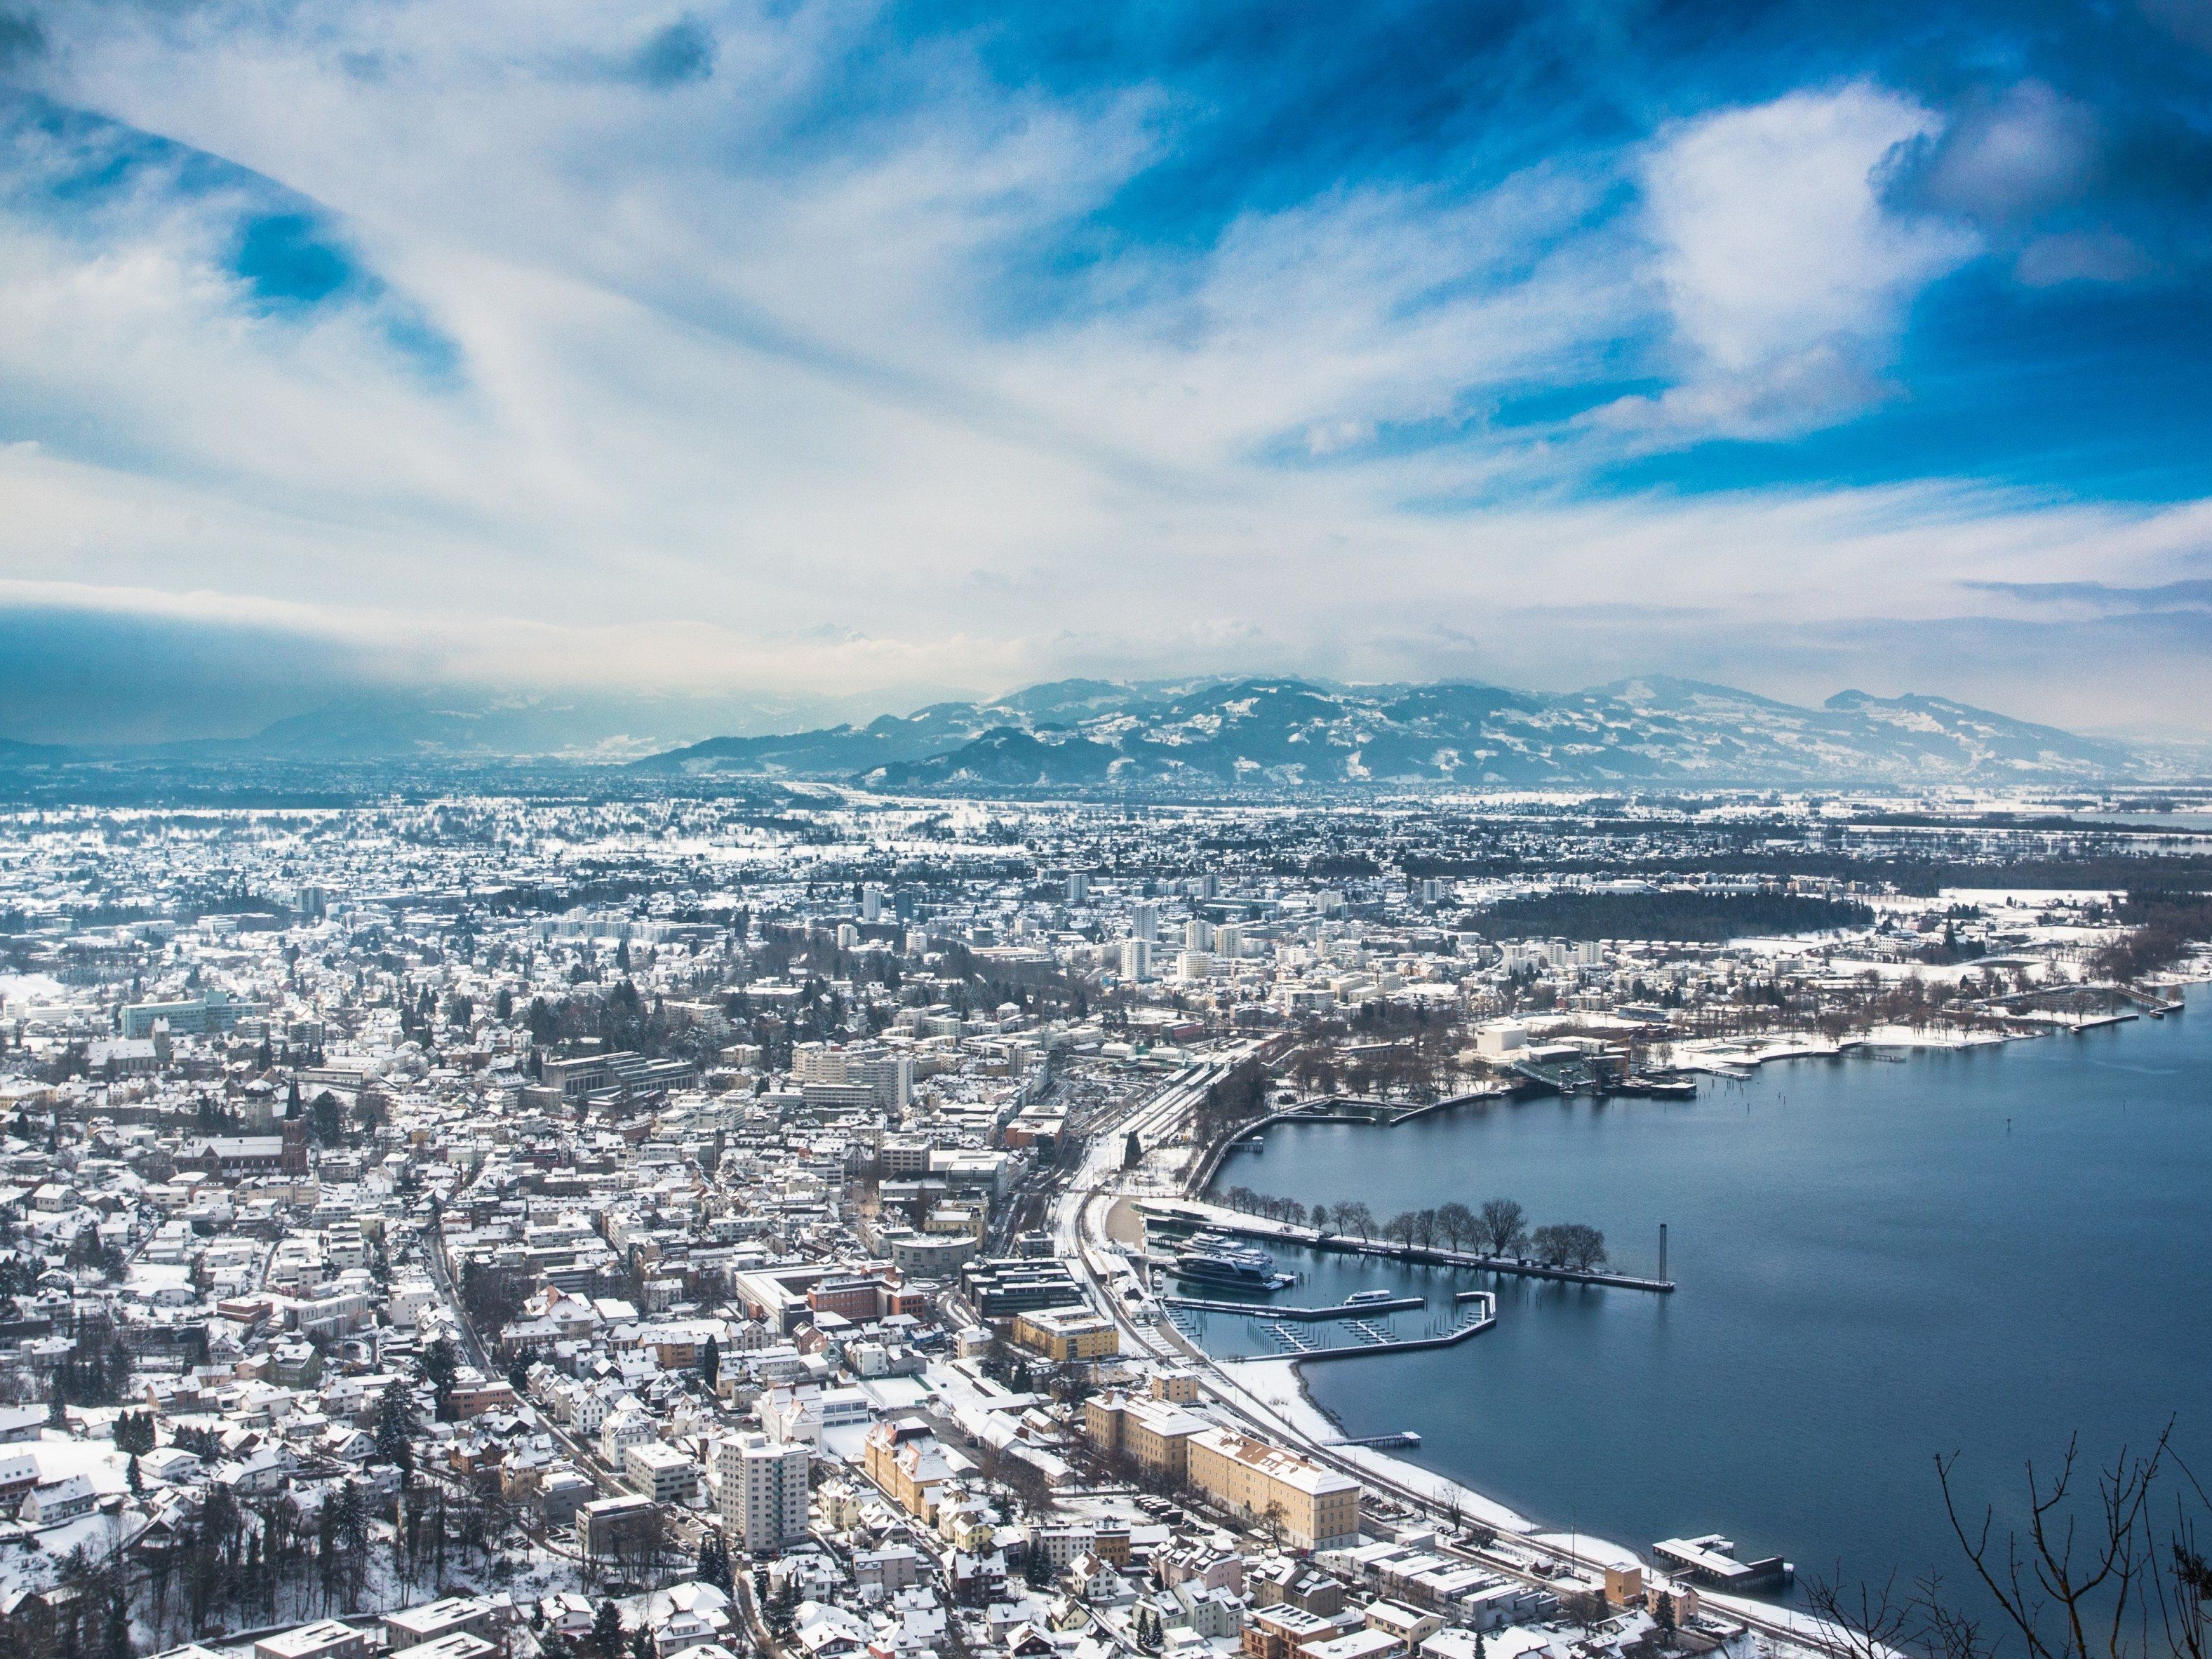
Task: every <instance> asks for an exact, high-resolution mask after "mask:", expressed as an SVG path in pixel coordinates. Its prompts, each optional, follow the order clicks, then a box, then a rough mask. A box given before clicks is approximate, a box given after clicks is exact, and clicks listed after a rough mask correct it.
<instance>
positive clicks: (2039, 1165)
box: [1206, 990, 2212, 1582]
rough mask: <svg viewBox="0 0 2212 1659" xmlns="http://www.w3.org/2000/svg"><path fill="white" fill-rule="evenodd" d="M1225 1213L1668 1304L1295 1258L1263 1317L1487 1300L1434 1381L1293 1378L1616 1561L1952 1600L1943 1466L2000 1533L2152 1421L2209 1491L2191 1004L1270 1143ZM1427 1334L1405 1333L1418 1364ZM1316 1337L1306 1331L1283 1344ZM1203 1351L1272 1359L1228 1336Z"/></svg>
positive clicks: (2201, 1014) (2211, 1114)
mask: <svg viewBox="0 0 2212 1659" xmlns="http://www.w3.org/2000/svg"><path fill="white" fill-rule="evenodd" d="M1216 1184H1217V1187H1218V1188H1227V1187H1230V1186H1234V1185H1243V1186H1246V1187H1249V1188H1253V1189H1254V1190H1255V1191H1260V1192H1265V1193H1269V1194H1279V1195H1281V1196H1285V1197H1291V1198H1296V1199H1297V1200H1300V1201H1301V1202H1303V1203H1305V1204H1307V1205H1309V1206H1310V1205H1311V1204H1313V1203H1314V1202H1316V1201H1317V1200H1318V1201H1325V1202H1331V1203H1334V1202H1336V1201H1338V1200H1358V1201H1360V1202H1363V1203H1364V1204H1366V1205H1368V1206H1370V1208H1371V1209H1372V1210H1373V1211H1374V1212H1375V1213H1376V1217H1377V1218H1378V1219H1380V1218H1387V1217H1388V1216H1389V1215H1390V1214H1391V1213H1392V1212H1395V1211H1398V1210H1404V1209H1419V1208H1423V1207H1426V1206H1433V1205H1439V1204H1443V1203H1446V1202H1449V1201H1451V1200H1458V1201H1460V1202H1462V1203H1464V1204H1466V1205H1468V1206H1469V1207H1470V1208H1475V1207H1479V1206H1480V1204H1481V1203H1482V1201H1483V1200H1486V1199H1488V1198H1492V1197H1505V1198H1512V1199H1516V1200H1519V1201H1520V1202H1521V1204H1522V1206H1525V1207H1526V1209H1527V1210H1528V1213H1529V1216H1530V1218H1531V1220H1532V1221H1533V1222H1537V1223H1541V1222H1545V1221H1585V1222H1589V1223H1590V1224H1591V1225H1595V1226H1597V1227H1599V1228H1601V1229H1603V1231H1604V1232H1605V1234H1606V1237H1607V1244H1608V1247H1609V1249H1610V1251H1611V1255H1612V1259H1613V1265H1614V1266H1616V1267H1620V1268H1621V1269H1623V1270H1625V1271H1631V1272H1644V1273H1648V1272H1650V1271H1651V1270H1652V1268H1654V1267H1656V1257H1657V1238H1658V1229H1659V1224H1660V1223H1661V1222H1662V1221H1664V1222H1667V1223H1668V1224H1669V1227H1670V1235H1671V1236H1670V1243H1669V1261H1668V1271H1669V1273H1671V1275H1672V1276H1673V1278H1674V1279H1675V1280H1676V1281H1677V1283H1678V1284H1679V1285H1680V1290H1679V1291H1677V1292H1676V1293H1675V1294H1674V1295H1673V1296H1671V1297H1661V1296H1655V1295H1650V1294H1645V1293H1638V1292H1635V1291H1622V1290H1613V1289H1597V1288H1591V1287H1587V1286H1580V1285H1555V1284H1547V1283H1541V1282H1538V1281H1532V1280H1522V1279H1502V1280H1500V1279H1486V1278H1484V1277H1483V1276H1480V1275H1474V1274H1467V1273H1451V1272H1446V1271H1442V1270H1436V1269H1411V1270H1408V1269H1404V1268H1401V1267H1396V1266H1395V1265H1392V1264H1384V1263H1370V1262H1364V1261H1361V1262H1357V1263H1355V1262H1354V1261H1352V1260H1351V1259H1348V1258H1343V1257H1333V1256H1327V1255H1314V1254H1313V1253H1310V1252H1304V1251H1288V1252H1283V1253H1281V1255H1282V1263H1283V1265H1284V1266H1285V1267H1289V1268H1295V1269H1297V1270H1300V1271H1301V1272H1304V1273H1306V1274H1308V1275H1309V1277H1308V1279H1307V1281H1306V1282H1304V1283H1302V1284H1301V1285H1298V1286H1297V1288H1295V1289H1292V1290H1289V1291H1284V1292H1282V1293H1281V1296H1280V1297H1279V1299H1280V1300H1284V1301H1287V1302H1295V1303H1311V1302H1322V1301H1334V1300H1336V1299H1340V1297H1342V1296H1343V1295H1344V1294H1346V1292H1348V1291H1355V1290H1363V1289H1370V1288H1389V1289H1391V1290H1394V1291H1398V1290H1403V1289H1408V1288H1411V1289H1415V1290H1418V1291H1422V1292H1424V1293H1425V1294H1427V1295H1428V1296H1429V1297H1431V1303H1432V1304H1433V1305H1434V1306H1435V1307H1436V1308H1437V1310H1438V1313H1437V1316H1441V1314H1442V1311H1443V1307H1444V1304H1447V1303H1448V1301H1449V1297H1448V1294H1446V1293H1447V1292H1448V1291H1449V1290H1451V1289H1453V1288H1459V1287H1472V1286H1474V1285H1478V1284H1481V1285H1486V1286H1488V1287H1491V1288H1495V1289H1496V1290H1498V1292H1499V1322H1498V1327H1497V1328H1495V1329H1494V1330H1492V1331H1491V1332H1489V1333H1487V1334H1484V1335H1481V1336H1479V1337H1476V1338H1475V1339H1474V1340H1472V1341H1469V1342H1467V1343H1464V1344H1462V1345H1461V1346H1457V1347H1455V1348H1450V1349H1444V1350H1440V1351H1432V1352H1419V1353H1413V1354H1406V1355H1395V1356H1387V1357H1381V1358H1363V1359H1347V1360H1344V1361H1341V1362H1339V1363H1334V1364H1320V1365H1313V1366H1310V1367H1308V1368H1307V1370H1306V1376H1307V1379H1308V1381H1309V1383H1310V1387H1311V1389H1312V1392H1313V1395H1314V1397H1315V1398H1316V1401H1319V1402H1320V1403H1321V1404H1322V1406H1324V1407H1327V1408H1328V1409H1329V1410H1330V1411H1331V1412H1333V1413H1335V1415H1336V1416H1337V1417H1338V1418H1339V1419H1340V1420H1341V1421H1342V1422H1343V1423H1344V1424H1345V1425H1346V1429H1347V1431H1349V1432H1351V1433H1353V1434H1376V1433H1384V1432H1388V1431H1395V1430H1400V1429H1414V1430H1418V1431H1419V1432H1420V1434H1421V1435H1422V1437H1423V1444H1422V1446H1421V1449H1419V1452H1417V1453H1413V1454H1410V1455H1408V1456H1409V1461H1412V1462H1419V1463H1420V1464H1423V1465H1425V1466H1426V1467H1429V1468H1434V1469H1436V1470H1437V1471H1439V1472H1441V1473H1443V1474H1449V1475H1450V1476H1452V1477H1454V1478H1455V1479H1457V1480H1463V1481H1465V1482H1466V1483H1467V1484H1468V1485H1469V1486H1474V1488H1476V1489H1477V1490H1478V1491H1480V1492H1486V1493H1487V1494H1488V1495H1490V1496H1491V1497H1493V1498H1498V1499H1499V1500H1500V1501H1502V1502H1504V1503H1506V1504H1511V1505H1512V1506H1513V1507H1515V1508H1516V1509H1517V1510H1520V1511H1521V1512H1522V1513H1523V1514H1525V1515H1528V1516H1531V1517H1533V1518H1534V1519H1536V1520H1538V1521H1541V1522H1545V1523H1547V1524H1549V1525H1553V1526H1556V1527H1558V1528H1560V1529H1562V1530H1565V1529H1567V1528H1571V1527H1572V1528H1580V1529H1582V1530H1583V1531H1588V1532H1592V1533H1595V1534H1598V1535H1600V1536H1602V1537H1606V1538H1609V1539H1612V1540H1613V1541H1616V1542H1618V1543H1621V1544H1624V1545H1626V1546H1628V1547H1631V1548H1633V1549H1636V1550H1638V1551H1639V1552H1641V1551H1644V1550H1647V1549H1648V1548H1649V1547H1650V1544H1651V1542H1652V1541H1654V1540H1655V1539H1659V1538H1665V1537H1672V1536H1679V1535H1685V1534H1698V1533H1703V1532H1710V1531H1722V1532H1726V1533H1728V1534H1729V1535H1730V1536H1732V1537H1734V1538H1735V1540H1736V1541H1737V1543H1738V1545H1739V1546H1740V1547H1741V1552H1742V1553H1746V1554H1765V1553H1770V1552H1776V1551H1778V1552H1780V1553H1783V1554H1784V1555H1787V1556H1788V1557H1789V1558H1790V1559H1791V1560H1793V1561H1795V1562H1796V1564H1797V1566H1798V1570H1799V1573H1800V1576H1801V1579H1802V1577H1804V1576H1805V1575H1808V1574H1813V1573H1820V1574H1832V1573H1833V1572H1834V1571H1835V1569H1836V1567H1837V1565H1838V1563H1840V1564H1841V1566H1842V1569H1843V1572H1844V1576H1845V1577H1847V1578H1853V1579H1856V1578H1861V1577H1871V1578H1875V1579H1879V1578H1881V1577H1887V1574H1888V1573H1889V1571H1891V1570H1892V1568H1896V1569H1899V1571H1900V1572H1901V1578H1902V1580H1910V1579H1911V1578H1913V1577H1916V1576H1918V1575H1920V1574H1923V1573H1924V1572H1926V1571H1929V1570H1930V1569H1931V1568H1934V1569H1936V1570H1940V1571H1942V1573H1943V1574H1944V1575H1945V1577H1946V1579H1947V1581H1951V1582H1956V1581H1957V1580H1958V1579H1959V1578H1960V1575H1961V1574H1962V1573H1963V1571H1964V1569H1965V1564H1964V1562H1963V1560H1962V1559H1960V1555H1959V1552H1958V1546H1957V1543H1956V1541H1954V1539H1953V1537H1952V1535H1951V1533H1950V1530H1949V1527H1948V1522H1946V1521H1945V1519H1944V1516H1943V1510H1942V1501H1941V1496H1940V1494H1939V1492H1938V1490H1937V1487H1936V1480H1935V1474H1934V1469H1933V1462H1932V1460H1933V1459H1934V1457H1935V1456H1936V1454H1937V1453H1939V1452H1943V1453H1948V1452H1952V1451H1959V1452H1961V1453H1962V1454H1963V1455H1964V1460H1963V1462H1961V1463H1960V1478H1961V1480H1962V1484H1963V1486H1964V1487H1965V1488H1966V1489H1968V1490H1970V1491H1971V1492H1972V1493H1973V1494H1974V1497H1975V1498H1976V1501H1977V1502H1978V1501H1980V1499H1981V1498H1983V1497H1984V1496H1986V1497H1989V1498H1994V1499H1996V1500H1998V1501H1999V1502H2000V1503H2001V1504H2006V1505H2008V1506H2009V1508H2011V1509H2016V1507H2017V1498H2018V1495H2019V1492H2020V1487H2021V1466H2022V1463H2023V1461H2024V1460H2025V1459H2027V1458H2028V1457H2031V1456H2033V1457H2034V1458H2036V1459H2037V1460H2038V1461H2039V1463H2048V1462H2054V1461H2055V1460H2056V1459H2057V1457H2058V1456H2059V1455H2060V1454H2062V1453H2063V1450H2064V1449H2065V1446H2066V1443H2067V1441H2068V1439H2069V1437H2070V1436H2072V1435H2074V1434H2075V1433H2076V1432H2078V1433H2079V1434H2080V1436H2081V1446H2082V1449H2083V1453H2084V1455H2085V1456H2089V1457H2093V1458H2095V1459H2098V1460H2103V1459H2106V1458H2107V1457H2109V1455H2111V1454H2112V1452H2114V1451H2116V1450H2117V1449H2118V1448H2119V1447H2120V1446H2121V1445H2122V1444H2123V1443H2125V1444H2127V1445H2130V1446H2138V1447H2142V1446H2148V1443H2149V1442H2150V1441H2151V1440H2153V1439H2154V1437H2156V1436H2157V1434H2158V1432H2159V1431H2160V1429H2161V1427H2163V1426H2164V1425H2165V1424H2166V1422H2167V1420H2168V1419H2179V1430H2178V1431H2177V1437H2176V1444H2177V1445H2178V1446H2179V1447H2181V1448H2182V1449H2184V1451H2185V1453H2186V1454H2188V1455H2190V1457H2191V1462H2192V1463H2193V1464H2194V1466H2195V1467H2196V1468H2198V1469H2199V1470H2201V1471H2206V1472H2208V1473H2212V1457H2207V1456H2204V1455H2202V1454H2203V1451H2204V1449H2205V1448H2206V1447H2207V1445H2208V1444H2212V1410H2208V1407H2212V1372H2208V1368H2207V1361H2208V1358H2212V1297H2208V1296H2207V1294H2206V1288H2205V1284H2204V1273H2205V1269H2206V1267H2207V1265H2208V1263H2212V1000H2208V997H2207V994H2206V993H2205V992H2204V991H2203V990H2197V991H2194V992H2192V993H2191V1006H2190V1011H2189V1012H2187V1013H2186V1014H2184V1015H2180V1016H2176V1017H2170V1018H2166V1019H2163V1020H2151V1019H2148V1018H2146V1019H2141V1020H2136V1021H2134V1022H2132V1023H2130V1024H2124V1025H2119V1026H2115V1027H2110V1028H2106V1029H2103V1030H2096V1031H2092V1032H2088V1033H2086V1034H2083V1035H2081V1036H2059V1037H2051V1038H2045V1039H2042V1040H2039V1041H2033V1042H2016V1043H2011V1044H2008V1045H2004V1046H2002V1047H1996V1048H1980V1049H1974V1050H1967V1051H1964V1052H1923V1053H1918V1054H1914V1055H1913V1056H1912V1057H1911V1058H1910V1059H1908V1060H1905V1061H1904V1062H1903V1063H1885V1062H1884V1061H1881V1060H1876V1059H1875V1058H1874V1057H1872V1056H1871V1055H1864V1054H1862V1055H1857V1056H1854V1057H1851V1058H1849V1059H1845V1060H1809V1061H1808V1060H1799V1061H1782V1062H1777V1063H1775V1064H1772V1065H1770V1066H1765V1067H1763V1068H1761V1070H1760V1071H1759V1073H1757V1075H1756V1076H1755V1077H1754V1078H1753V1079H1751V1080H1749V1081H1747V1082H1741V1083H1735V1082H1727V1081H1719V1080H1709V1081H1707V1082H1706V1083H1705V1086H1704V1090H1703V1091H1702V1092H1701V1094H1700V1095H1699V1097H1698V1098H1697V1099H1696V1100H1694V1101H1683V1102H1656V1101H1650V1100H1637V1099H1620V1100H1613V1101H1607V1102H1591V1101H1587V1100H1576V1101H1563V1100H1559V1099H1557V1098H1536V1099H1527V1100H1521V1101H1515V1102H1507V1103H1493V1104H1488V1105H1485V1106H1480V1107H1468V1108H1455V1109H1452V1110H1450V1111H1448V1112H1443V1113H1438V1114H1434V1115H1431V1116H1428V1117H1425V1118H1420V1119H1416V1120H1414V1121H1412V1122H1409V1123H1406V1124H1403V1125H1401V1126H1400V1127H1396V1128H1391V1129H1377V1128H1370V1127H1364V1126H1352V1125H1336V1124H1313V1125H1300V1126H1295V1127H1294V1126H1281V1127H1274V1128H1271V1129H1270V1130H1269V1131H1268V1132H1267V1143H1266V1147H1265V1150H1264V1151H1263V1152H1256V1153H1255V1152H1237V1153H1236V1154H1234V1155H1232V1156H1231V1158H1229V1159H1227V1160H1226V1161H1225V1164H1224V1167H1223V1170H1222V1171H1221V1174H1220V1176H1219V1177H1218V1181H1217V1183H1216ZM1421 1322H1422V1316H1403V1315H1401V1316H1399V1325H1398V1329H1399V1331H1400V1332H1401V1334H1418V1332H1417V1331H1416V1330H1415V1329H1414V1327H1416V1326H1419V1324H1420V1323H1421ZM1307 1329H1312V1328H1307ZM1206 1338H1207V1340H1208V1341H1209V1343H1210V1344H1212V1345H1213V1346H1215V1347H1216V1349H1217V1351H1219V1352H1268V1351H1270V1350H1269V1347H1268V1345H1267V1341H1266V1340H1265V1334H1264V1333H1263V1332H1261V1330H1260V1329H1259V1328H1257V1327H1255V1326H1254V1325H1252V1324H1251V1322H1249V1321H1244V1320H1241V1319H1231V1318H1226V1317H1219V1318H1216V1319H1214V1320H1212V1322H1210V1323H1209V1324H1208V1325H1207V1327H1206Z"/></svg>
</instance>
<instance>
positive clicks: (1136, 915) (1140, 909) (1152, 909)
mask: <svg viewBox="0 0 2212 1659" xmlns="http://www.w3.org/2000/svg"><path fill="white" fill-rule="evenodd" d="M1129 936H1130V937H1131V938H1132V939H1158V938H1159V936H1160V907H1159V906H1158V905H1157V904H1155V903H1153V902H1152V900H1150V899H1139V900H1138V901H1137V902H1135V903H1134V904H1133V905H1131V906H1130V907H1129Z"/></svg>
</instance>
